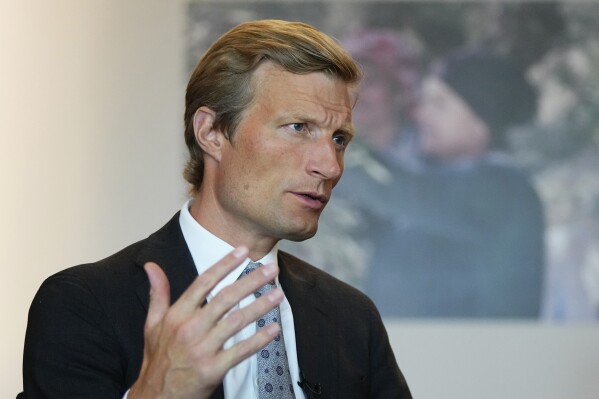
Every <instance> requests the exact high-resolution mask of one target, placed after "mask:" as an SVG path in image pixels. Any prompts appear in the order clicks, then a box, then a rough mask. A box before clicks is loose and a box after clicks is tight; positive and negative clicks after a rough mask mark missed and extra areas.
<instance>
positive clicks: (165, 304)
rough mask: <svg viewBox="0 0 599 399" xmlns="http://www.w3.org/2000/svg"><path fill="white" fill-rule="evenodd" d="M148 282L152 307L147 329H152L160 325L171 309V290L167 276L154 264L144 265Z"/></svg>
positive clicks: (149, 312) (147, 320) (149, 311)
mask: <svg viewBox="0 0 599 399" xmlns="http://www.w3.org/2000/svg"><path fill="white" fill-rule="evenodd" d="M144 269H145V271H146V274H147V275H148V280H150V306H149V308H148V317H147V318H146V329H152V328H153V327H154V326H156V325H157V324H159V323H160V321H161V320H162V319H163V318H164V315H165V314H166V312H167V311H168V309H169V307H170V301H171V298H170V295H171V293H170V292H171V289H170V286H169V283H168V279H167V278H166V274H164V272H163V271H162V269H161V268H160V266H158V265H157V264H156V263H154V262H148V263H146V264H145V265H144Z"/></svg>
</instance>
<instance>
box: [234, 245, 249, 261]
mask: <svg viewBox="0 0 599 399" xmlns="http://www.w3.org/2000/svg"><path fill="white" fill-rule="evenodd" d="M247 253H248V249H247V248H246V247H244V246H243V245H242V246H241V247H237V248H235V250H234V251H233V256H234V257H236V258H238V259H241V258H245V257H246V255H247Z"/></svg>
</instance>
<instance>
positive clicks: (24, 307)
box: [0, 0, 186, 398]
mask: <svg viewBox="0 0 599 399" xmlns="http://www.w3.org/2000/svg"><path fill="white" fill-rule="evenodd" d="M182 4H183V3H182V2H181V1H155V0H151V1H148V0H126V1H122V0H85V1H80V0H52V1H46V0H27V1H19V0H14V1H10V2H9V1H5V0H0V40H1V42H0V84H1V86H0V96H1V97H0V112H1V114H0V124H1V125H0V179H1V180H0V190H1V192H0V213H1V215H0V246H1V247H0V265H1V266H0V267H1V268H2V273H1V277H2V280H1V283H0V286H1V287H2V288H1V289H0V304H1V305H0V306H1V307H2V312H1V313H0V314H1V315H2V318H3V319H2V333H1V337H2V340H1V342H0V359H1V360H0V397H2V398H10V397H14V396H15V394H16V393H17V392H18V391H19V390H20V389H21V356H22V348H23V338H24V332H25V326H26V316H27V311H28V308H29V304H30V302H31V300H32V298H33V295H34V294H35V291H36V290H37V287H38V286H39V285H40V283H41V282H42V280H43V279H44V278H45V277H47V276H48V275H50V274H52V273H54V272H55V271H58V270H60V269H63V268H65V267H67V266H70V265H74V264H77V263H80V262H86V261H92V260H96V259H99V258H100V257H103V256H106V255H108V254H110V253H112V252H114V251H115V250H117V249H119V248H120V247H123V246H124V245H125V244H126V243H130V242H133V241H134V240H138V239H140V238H143V237H145V236H146V235H147V234H148V233H150V232H152V231H154V230H155V229H156V228H158V227H160V225H162V224H163V223H164V222H165V221H166V220H168V218H169V217H170V216H171V215H172V214H173V213H174V212H175V211H176V210H177V209H178V207H180V204H181V203H182V200H183V199H184V197H185V186H184V184H183V181H182V178H181V168H182V165H183V162H184V154H185V149H184V146H183V144H182V137H181V136H182V125H183V123H182V122H181V119H182V109H183V96H184V88H185V84H186V77H185V76H184V51H185V49H184V41H183V34H184V29H185V24H184V12H183V8H182Z"/></svg>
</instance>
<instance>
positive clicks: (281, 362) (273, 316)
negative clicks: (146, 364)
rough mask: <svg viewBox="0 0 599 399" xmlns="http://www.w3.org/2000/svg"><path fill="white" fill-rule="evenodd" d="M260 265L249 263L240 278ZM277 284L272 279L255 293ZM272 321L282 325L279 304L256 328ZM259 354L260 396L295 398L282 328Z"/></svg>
mask: <svg viewBox="0 0 599 399" xmlns="http://www.w3.org/2000/svg"><path fill="white" fill-rule="evenodd" d="M260 266H262V264H261V263H254V262H250V263H248V265H247V266H246V268H245V269H244V271H243V272H242V273H241V276H239V278H242V277H244V276H246V275H248V274H250V273H251V272H253V271H254V270H256V268H258V267H260ZM276 286H277V285H276V283H275V281H274V280H272V281H270V282H268V283H267V284H266V285H264V286H262V287H261V288H260V289H259V290H258V291H257V292H255V293H254V295H255V296H256V298H258V297H260V296H261V295H263V294H265V293H267V292H268V291H269V290H271V289H273V288H275V287H276ZM271 323H278V324H279V326H281V310H280V309H279V306H277V307H275V308H274V309H272V310H271V311H270V312H268V313H266V314H265V315H264V316H262V317H261V318H259V319H258V320H256V330H259V329H261V328H264V327H265V326H267V325H269V324H271ZM257 356H258V389H259V391H258V392H259V398H260V399H266V398H277V399H279V398H281V399H295V395H294V393H293V384H292V383H291V374H290V373H289V361H288V360H287V351H286V350H285V340H284V339H283V329H282V328H281V333H280V335H278V336H277V337H275V339H274V340H272V341H271V342H270V343H269V344H268V345H266V346H265V347H264V348H262V350H261V351H259V352H258V353H257Z"/></svg>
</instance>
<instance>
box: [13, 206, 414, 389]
mask: <svg viewBox="0 0 599 399" xmlns="http://www.w3.org/2000/svg"><path fill="white" fill-rule="evenodd" d="M147 261H154V262H156V263H158V264H159V265H160V266H161V267H162V268H163V269H164V271H165V273H166V275H167V276H168V279H169V282H170V285H171V297H172V301H173V302H174V301H176V299H177V298H178V297H179V296H180V295H181V293H182V292H183V291H184V290H185V289H186V288H187V287H188V286H189V284H190V283H191V282H192V281H193V280H194V278H195V277H196V276H197V270H196V268H195V266H194V263H193V260H192V257H191V254H190V252H189V249H188V248H187V244H186V243H185V240H184V238H183V235H182V233H181V229H180V227H179V215H178V214H176V215H175V216H174V217H173V218H172V219H171V220H170V221H169V222H168V223H167V224H166V225H165V226H164V227H163V228H161V229H160V230H159V231H157V232H156V233H154V234H152V235H151V236H150V237H148V238H147V239H145V240H142V241H140V242H138V243H136V244H133V245H131V246H129V247H127V248H125V249H123V250H122V251H120V252H118V253H117V254H115V255H112V256H110V257H108V258H106V259H104V260H101V261H99V262H96V263H92V264H87V265H80V266H76V267H73V268H70V269H67V270H64V271H62V272H60V273H58V274H56V275H54V276H51V277H50V278H48V279H47V280H46V281H45V282H44V283H43V284H42V286H41V288H40V289H39V291H38V293H37V295H36V296H35V298H34V300H33V303H32V305H31V309H30V311H29V321H28V326H27V334H26V338H25V351H24V363H23V380H24V391H23V393H22V394H21V395H20V396H19V397H20V398H26V399H34V398H56V399H65V398H102V399H109V398H115V399H116V398H121V397H122V395H123V394H124V393H125V391H126V390H127V389H128V388H129V387H130V386H131V385H132V384H133V383H134V382H135V380H136V379H137V376H138V373H139V370H140V366H141V362H142V357H143V342H144V341H143V326H144V322H145V317H146V314H147V310H148V301H149V295H148V293H149V283H148V280H147V278H146V274H145V271H144V270H143V265H144V263H145V262H147ZM279 267H280V275H279V279H280V282H281V285H282V287H283V289H284V291H285V294H286V296H287V299H288V300H289V302H290V304H291V307H292V309H293V316H294V321H295V332H296V340H297V352H298V361H299V366H300V369H301V371H302V373H303V375H304V377H305V379H306V380H307V381H309V382H310V383H311V384H312V385H315V384H317V383H319V384H320V385H321V387H322V395H321V396H320V397H321V398H344V399H345V398H381V399H383V398H384V399H389V398H410V397H411V395H410V392H409V390H408V387H407V385H406V382H405V380H404V378H403V376H402V374H401V372H400V370H399V368H398V367H397V363H396V361H395V358H394V355H393V352H392V350H391V347H390V345H389V341H388V338H387V333H386V331H385V329H384V326H383V324H382V322H381V319H380V316H379V314H378V312H377V310H376V308H375V307H374V305H373V304H372V302H371V301H370V300H369V299H368V298H367V297H366V296H364V295H363V294H362V293H360V292H359V291H357V290H356V289H354V288H352V287H350V286H349V285H346V284H344V283H342V282H340V281H339V280H336V279H335V278H333V277H331V276H329V275H328V274H326V273H324V272H322V271H320V270H318V269H316V268H314V267H312V266H310V265H308V264H306V263H304V262H302V261H301V260H299V259H297V258H295V257H293V256H291V255H289V254H287V253H284V252H280V253H279ZM307 395H308V397H313V394H312V392H309V390H308V392H307ZM212 397H213V398H223V391H222V385H221V387H220V388H219V389H217V390H216V392H215V393H214V394H213V395H212Z"/></svg>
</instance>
